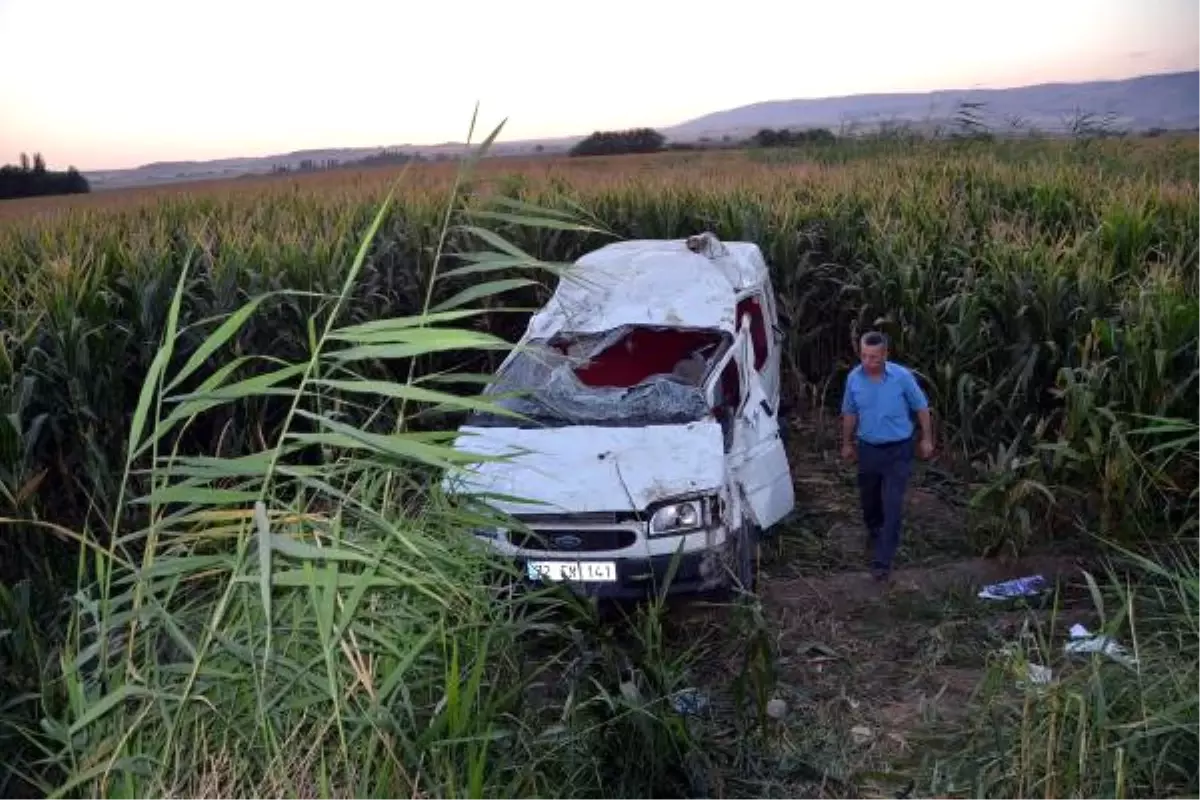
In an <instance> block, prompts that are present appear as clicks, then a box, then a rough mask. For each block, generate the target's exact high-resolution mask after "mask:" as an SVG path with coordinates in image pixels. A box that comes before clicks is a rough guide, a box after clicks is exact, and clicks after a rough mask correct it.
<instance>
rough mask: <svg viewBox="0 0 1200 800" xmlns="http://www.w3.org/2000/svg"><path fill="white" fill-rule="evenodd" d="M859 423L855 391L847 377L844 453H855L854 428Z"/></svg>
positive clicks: (843, 437) (843, 412)
mask: <svg viewBox="0 0 1200 800" xmlns="http://www.w3.org/2000/svg"><path fill="white" fill-rule="evenodd" d="M857 425H858V404H857V403H855V402H854V393H853V392H851V391H850V379H849V378H847V379H846V388H845V389H844V390H843V391H842V455H843V456H847V457H849V456H852V455H853V454H854V428H855V426H857Z"/></svg>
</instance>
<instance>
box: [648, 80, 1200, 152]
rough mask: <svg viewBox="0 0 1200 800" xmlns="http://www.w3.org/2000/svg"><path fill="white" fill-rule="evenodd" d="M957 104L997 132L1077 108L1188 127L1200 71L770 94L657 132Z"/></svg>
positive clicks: (949, 119) (707, 131) (1197, 116)
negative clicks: (970, 107)
mask: <svg viewBox="0 0 1200 800" xmlns="http://www.w3.org/2000/svg"><path fill="white" fill-rule="evenodd" d="M963 103H980V104H983V105H982V107H981V108H979V109H978V110H977V111H975V112H972V113H974V114H975V115H976V116H977V118H979V119H980V121H982V122H984V123H985V124H987V125H988V126H989V127H990V128H991V129H993V130H994V131H997V132H999V131H1001V130H1003V129H1006V128H1011V127H1012V126H1013V125H1015V124H1016V123H1020V128H1021V129H1022V130H1029V129H1035V130H1038V131H1041V132H1044V133H1061V132H1064V131H1065V130H1067V129H1068V128H1069V125H1070V123H1071V121H1072V120H1075V119H1078V118H1079V117H1080V116H1081V115H1083V114H1092V115H1097V116H1099V117H1105V116H1106V115H1110V116H1108V123H1109V125H1110V126H1111V127H1112V128H1113V129H1117V130H1131V131H1145V130H1149V129H1151V128H1163V129H1167V130H1191V129H1194V128H1196V127H1197V126H1198V125H1200V70H1192V71H1190V72H1174V73H1167V74H1162V75H1146V76H1143V77H1140V78H1130V79H1127V80H1120V81H1091V82H1088V83H1046V84H1040V85H1037V86H1023V87H1018V88H1013V89H949V90H944V91H938V92H924V93H898V94H859V95H850V96H846V97H822V98H816V99H808V100H775V101H770V102H765V103H753V104H751V105H747V106H741V107H740V108H733V109H729V110H728V111H718V112H716V113H714V114H707V115H705V116H703V117H698V118H697V119H693V120H689V121H687V122H684V123H682V124H679V125H675V126H673V127H670V128H663V129H660V130H661V131H662V132H663V133H664V134H665V135H666V136H668V137H669V138H671V139H672V140H681V139H697V138H699V137H702V136H722V135H739V134H742V135H749V134H752V133H754V132H755V131H757V130H759V129H761V128H829V129H830V130H832V131H834V132H835V133H837V132H838V131H839V130H844V129H846V128H852V129H853V128H859V129H863V128H865V129H871V128H877V127H878V126H879V125H881V124H888V123H910V124H915V125H921V126H924V125H930V124H938V123H941V124H947V123H950V124H952V123H953V120H954V117H955V115H956V113H957V112H958V110H959V108H960V107H961V105H962V104H963Z"/></svg>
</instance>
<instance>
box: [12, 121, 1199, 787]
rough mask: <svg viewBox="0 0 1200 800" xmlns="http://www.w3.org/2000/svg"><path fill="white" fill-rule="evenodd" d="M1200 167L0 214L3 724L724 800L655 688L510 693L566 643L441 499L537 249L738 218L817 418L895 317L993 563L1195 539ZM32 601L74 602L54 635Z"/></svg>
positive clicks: (1153, 142)
mask: <svg viewBox="0 0 1200 800" xmlns="http://www.w3.org/2000/svg"><path fill="white" fill-rule="evenodd" d="M1198 164H1200V156H1198V148H1197V143H1196V141H1195V140H1194V139H1175V138H1171V137H1158V138H1153V139H1146V140H1132V139H1128V140H1127V139H1105V140H1095V141H1090V140H1080V141H1063V142H1048V141H1034V140H1030V141H1010V142H986V141H958V142H938V143H922V142H890V143H879V142H875V143H871V142H867V143H851V144H837V145H831V146H813V147H811V148H808V149H799V150H786V151H785V150H780V151H762V152H751V153H747V152H740V151H722V152H714V153H704V152H685V153H670V154H664V155H656V156H646V157H641V156H638V157H617V158H595V159H578V160H555V159H538V160H530V161H527V162H522V161H516V160H507V159H497V160H490V161H486V160H485V161H482V162H480V164H479V165H478V168H477V169H475V170H474V171H473V172H471V173H470V174H469V176H468V177H467V178H466V179H465V181H463V182H460V181H459V177H460V176H461V175H462V174H463V173H462V172H460V171H458V170H457V169H456V165H452V164H444V165H429V166H419V167H413V168H411V169H409V170H407V171H405V172H403V173H399V172H397V171H394V170H372V171H360V172H355V171H338V172H330V173H326V174H318V175H312V176H304V177H299V178H290V177H289V178H280V177H273V178H247V179H244V180H237V181H226V182H222V183H213V184H197V185H186V186H179V187H167V188H160V189H147V190H141V191H136V192H135V191H131V192H120V193H112V194H103V193H101V194H95V195H90V196H84V197H75V198H70V199H62V198H60V199H39V200H36V201H22V202H18V203H6V204H4V205H3V206H0V286H2V287H3V288H4V290H5V295H6V296H5V301H6V302H5V303H4V304H3V310H0V314H2V315H3V316H2V317H0V410H2V411H3V416H2V418H0V518H2V519H3V520H4V522H5V525H6V527H5V531H6V533H5V536H4V538H3V539H2V540H0V579H2V580H0V583H2V584H3V586H4V587H6V588H5V589H4V594H3V596H0V611H6V612H7V613H8V614H9V615H10V618H12V619H16V620H18V622H16V623H12V624H10V625H8V626H7V627H6V628H5V631H6V634H7V638H0V659H2V660H0V667H6V669H5V672H6V680H7V681H8V682H9V686H8V687H7V688H9V689H11V690H12V696H13V697H14V698H16V699H14V700H13V701H12V702H11V703H10V704H8V705H6V706H4V707H3V708H0V723H3V722H4V721H5V719H9V720H17V721H16V722H12V721H9V722H8V723H7V727H6V725H5V724H0V749H6V748H9V747H13V748H17V747H20V748H23V749H22V750H21V752H22V756H21V759H20V763H21V764H22V765H23V767H22V769H23V772H22V774H21V780H22V781H24V784H23V786H24V787H25V788H26V789H28V788H29V787H38V788H40V789H45V790H47V791H49V790H50V789H49V788H48V787H56V790H57V791H61V792H64V793H67V794H71V793H76V794H88V795H89V796H104V795H107V794H108V793H113V792H121V793H126V794H203V795H206V796H217V795H221V796H232V795H241V794H245V795H249V794H257V795H263V794H266V793H271V794H276V793H304V794H309V795H312V794H321V795H328V794H331V793H332V794H357V795H361V794H364V793H370V794H372V795H373V796H375V795H381V794H382V795H387V794H397V793H399V792H406V793H411V794H413V796H416V795H417V794H419V793H423V792H428V793H430V794H436V795H441V796H448V795H451V794H454V795H457V794H472V795H480V794H487V795H490V796H518V795H520V796H537V795H539V794H557V795H559V796H597V795H599V794H606V795H611V796H637V795H639V794H657V795H658V796H662V795H663V794H664V793H671V792H685V791H692V792H698V793H702V794H703V793H704V790H703V789H702V788H697V787H695V786H690V787H689V786H688V785H687V780H686V779H684V778H682V777H680V775H681V774H682V773H680V772H678V771H672V770H673V769H674V767H672V766H671V765H677V764H681V763H684V762H686V761H687V760H688V759H689V758H690V757H691V755H693V754H694V748H695V747H696V746H697V741H696V740H695V739H692V738H690V736H691V735H690V734H689V733H688V732H687V730H686V726H685V728H682V729H681V728H680V727H678V725H677V724H675V723H672V722H670V721H669V720H667V721H663V720H661V719H657V718H654V720H656V721H651V720H652V718H651V717H649V716H646V717H642V716H637V715H633V716H629V712H630V705H629V704H630V703H633V702H634V701H633V700H630V699H629V698H626V699H625V700H622V699H620V698H619V697H613V696H610V695H609V694H602V696H596V697H593V698H592V699H591V700H589V701H588V702H586V703H582V704H581V705H579V706H574V705H570V706H569V707H567V708H564V709H562V710H561V713H558V712H555V713H556V714H557V717H555V715H553V714H552V715H551V716H550V717H543V716H539V714H540V713H541V712H534V711H530V710H528V709H526V708H524V707H519V708H518V707H516V706H514V705H513V703H514V702H515V701H514V700H513V696H514V694H513V692H512V691H511V686H512V685H513V684H515V683H517V682H519V680H521V679H522V678H520V676H521V675H522V674H523V672H522V670H523V668H524V667H525V666H527V665H526V664H524V663H523V662H522V660H521V658H520V657H519V656H518V655H517V653H518V652H519V650H518V645H517V644H516V642H517V641H518V640H522V641H523V638H522V637H527V636H529V635H531V634H532V633H536V634H537V635H544V634H545V635H547V636H548V634H546V631H547V630H550V629H551V628H550V626H549V625H548V623H544V622H542V621H541V617H539V616H537V614H536V613H535V614H534V616H533V617H528V616H523V615H526V614H528V613H529V612H528V611H527V610H526V611H522V612H520V613H518V612H517V611H516V610H515V606H513V605H510V604H508V601H505V602H499V601H496V600H495V598H494V597H493V596H492V595H489V594H488V593H487V589H486V581H485V579H484V577H483V576H484V575H485V572H486V568H487V565H486V564H485V563H483V561H482V559H480V558H478V557H477V556H475V555H474V554H473V553H471V552H468V551H467V550H465V549H463V545H462V544H461V542H459V541H458V539H456V538H455V533H456V532H457V533H461V532H462V531H463V530H464V529H466V528H469V527H470V525H471V521H470V519H469V518H466V517H463V516H462V515H461V512H460V511H453V510H448V509H446V508H444V507H442V506H441V505H440V502H441V501H440V500H438V498H436V497H432V496H431V495H430V490H429V488H428V486H427V485H426V483H424V481H425V476H426V474H427V471H426V470H427V468H429V467H432V466H435V465H436V464H437V463H439V462H440V461H441V460H444V459H445V458H447V457H448V456H447V450H446V448H444V447H443V446H442V445H441V444H440V442H441V441H442V440H441V439H439V437H440V436H441V435H442V434H444V432H445V431H447V430H449V429H451V428H452V426H453V424H454V422H455V420H456V419H457V417H456V414H457V413H459V412H461V411H462V410H463V409H464V408H467V407H470V406H469V404H470V403H471V402H477V398H475V399H472V398H467V399H462V398H459V397H458V396H457V395H455V394H452V393H451V392H450V390H449V389H446V388H444V387H447V386H450V385H454V384H459V385H461V384H471V383H472V382H476V383H477V382H478V380H479V376H480V375H481V374H483V373H486V372H487V371H488V370H489V369H490V368H492V367H494V366H495V365H496V364H497V363H498V362H497V359H498V358H499V357H500V356H499V355H498V351H499V349H500V348H499V346H498V345H500V344H503V342H504V341H512V340H514V339H515V337H516V336H517V335H518V334H519V333H520V331H521V329H522V328H523V325H524V316H523V314H522V313H520V312H521V311H522V310H529V309H531V308H532V307H534V306H535V305H537V304H539V303H540V302H541V301H543V300H544V299H545V298H546V297H547V296H548V292H549V290H550V288H552V281H553V272H552V270H551V271H549V274H548V271H547V270H546V269H544V267H546V266H554V265H563V264H566V263H568V262H570V261H572V260H573V259H575V258H577V257H578V256H580V255H582V254H583V253H584V252H586V251H588V250H590V249H592V248H594V247H597V246H600V245H602V244H604V243H606V242H607V241H611V240H612V238H613V237H614V236H615V237H618V238H664V237H666V238H681V237H684V236H687V235H690V234H693V233H697V232H699V231H703V230H708V231H712V232H714V233H715V234H716V235H717V236H718V237H720V238H722V239H726V240H735V239H741V240H752V241H755V242H757V243H758V244H759V245H760V246H761V247H762V249H763V252H764V254H765V255H766V257H767V259H768V261H769V263H770V264H771V266H772V270H773V282H774V286H775V290H776V292H777V294H778V297H779V301H780V307H781V311H782V313H783V314H784V317H785V327H786V341H785V344H784V363H785V370H786V375H785V387H787V391H788V392H789V393H790V397H788V398H786V401H787V403H788V405H789V406H790V407H792V408H793V409H794V411H793V413H794V415H795V417H796V419H797V421H798V422H804V424H812V422H813V420H819V419H820V418H821V412H822V409H826V410H827V409H831V408H833V407H835V404H836V403H837V400H838V399H839V398H840V390H841V380H842V378H843V377H844V376H845V374H846V371H847V370H848V369H849V368H850V367H851V366H853V364H854V363H855V356H854V342H855V340H856V339H857V335H858V333H859V332H860V331H863V330H866V329H868V328H878V329H882V330H885V331H886V332H887V333H888V334H889V336H890V339H891V341H892V357H893V358H895V359H897V360H899V361H901V362H903V363H905V364H907V365H909V366H911V367H912V368H913V369H914V370H915V371H916V372H917V373H918V375H919V377H920V379H921V380H922V382H923V384H924V387H925V389H926V391H927V393H928V395H929V397H930V400H931V403H932V406H933V409H934V414H935V420H936V424H937V426H938V438H939V444H940V447H941V449H942V451H943V453H944V455H945V458H946V459H947V461H948V462H949V463H950V464H951V465H952V466H953V468H954V469H955V470H957V471H960V472H961V473H963V474H965V475H967V476H968V479H969V481H970V483H971V484H972V485H973V487H974V499H975V503H974V505H975V508H976V510H977V511H978V512H979V522H978V523H977V526H976V527H977V529H978V530H979V532H980V534H981V536H982V539H981V540H980V542H979V545H980V547H981V548H983V549H995V548H997V547H1001V546H1011V547H1013V548H1014V549H1020V548H1022V547H1024V546H1026V545H1029V544H1030V543H1032V542H1034V541H1041V540H1045V539H1049V538H1052V537H1055V536H1063V535H1074V531H1073V529H1074V527H1075V526H1076V525H1078V526H1079V527H1081V528H1085V529H1088V530H1098V531H1100V532H1102V533H1103V534H1104V535H1106V536H1112V537H1118V538H1120V537H1125V538H1127V539H1132V538H1133V537H1144V536H1147V535H1149V536H1151V537H1152V538H1154V539H1155V540H1156V541H1159V542H1163V541H1177V540H1178V538H1179V537H1180V536H1194V535H1195V517H1196V500H1197V491H1196V484H1197V471H1196V462H1197V458H1196V456H1197V452H1196V451H1197V443H1198V440H1197V430H1198V428H1197V423H1196V420H1197V413H1198V411H1197V405H1198V404H1197V394H1198V391H1200V387H1198V385H1197V379H1198V372H1200V367H1198V358H1200V350H1198V344H1197V330H1198V326H1200V298H1198V291H1197V279H1198V276H1200V270H1198V253H1197V242H1198V240H1200V211H1198V208H1197V203H1196V196H1197V172H1198ZM393 187H398V188H396V194H395V198H394V200H393V201H391V202H390V203H385V202H384V201H385V198H388V197H389V191H390V190H392V188H393ZM381 208H382V211H381ZM451 212H453V215H452V214H451ZM451 216H453V219H454V220H456V221H457V224H448V223H449V222H450V221H451ZM568 218H569V219H571V220H574V221H571V222H568V221H567V220H568ZM580 220H582V222H580ZM529 223H536V224H529ZM368 230H370V231H373V236H371V237H369V246H367V247H365V249H363V248H361V247H360V245H362V243H363V236H364V232H365V231H368ZM460 314H461V316H458V315H460ZM455 320H457V321H459V322H460V323H462V327H461V328H458V329H453V330H451V329H443V328H433V329H431V330H428V331H426V330H425V328H426V327H427V326H428V325H432V324H434V323H440V322H444V321H455ZM414 328H417V329H420V330H421V331H424V332H423V333H422V334H421V335H417V333H415V332H414V331H413V329H414ZM438 337H442V338H440V339H439V338H438ZM330 343H349V344H350V345H351V347H349V348H347V349H345V350H339V351H336V352H330V351H329V345H330ZM293 380H299V385H298V388H297V387H294V386H292V384H291V383H288V381H293ZM285 386H286V387H290V388H285ZM372 400H373V401H374V404H372ZM172 409H174V410H172ZM185 409H186V411H185ZM801 418H802V419H801ZM405 437H407V438H405ZM346 454H350V455H349V456H347V455H346ZM364 454H366V455H364ZM401 466H403V469H397V468H398V467H401ZM180 504H182V508H180ZM1064 523H1066V524H1064ZM281 531H282V532H281ZM293 536H294V537H296V540H293V538H290V537H293ZM306 537H307V538H306ZM310 539H311V541H313V542H315V543H317V544H313V545H309V544H305V543H304V542H305V541H308V540H310ZM300 540H303V541H300ZM78 545H82V546H78ZM80 552H82V553H83V555H82V556H81V555H80ZM272 559H275V561H273V560H272ZM286 559H299V560H300V561H302V562H304V565H303V566H301V567H296V568H294V569H284V568H283V567H282V566H279V564H278V563H277V562H279V561H282V560H286ZM314 564H318V565H319V566H314ZM433 576H436V580H435V578H434V577H433ZM31 585H37V586H44V587H51V588H52V589H57V590H58V591H59V592H60V593H61V594H63V595H69V594H70V593H71V590H72V589H73V588H75V587H77V592H76V594H74V595H72V596H71V599H70V603H72V604H73V605H72V609H73V610H72V611H71V613H70V615H69V617H70V623H69V624H68V625H66V626H65V629H64V631H62V632H60V633H59V634H56V635H55V636H53V637H51V638H50V639H49V640H47V639H44V638H43V637H42V636H41V635H40V634H39V631H38V630H37V625H35V624H34V622H33V620H35V619H36V620H49V619H54V620H58V619H61V609H59V608H57V606H55V603H56V602H57V598H56V597H55V596H53V593H50V594H47V595H46V598H48V599H44V600H43V601H42V605H41V606H39V602H38V596H37V595H36V593H31V590H30V589H29V587H30V586H31ZM7 587H17V588H13V589H9V588H7ZM21 587H24V588H21ZM647 624H649V623H647ZM47 626H49V623H47ZM555 630H558V632H559V634H561V636H562V637H563V641H565V640H567V639H569V637H568V636H567V634H566V633H564V632H563V631H562V630H561V629H555ZM381 631H386V636H385V635H384V634H382V633H380V632H381ZM644 633H645V635H646V639H647V641H651V642H653V641H657V640H658V639H657V637H658V634H657V633H656V632H655V631H654V630H652V629H649V628H648V629H647V630H645V631H644ZM549 638H550V639H553V638H554V637H553V636H549ZM568 645H569V642H568V644H563V643H562V641H557V640H556V643H555V642H552V643H551V645H548V646H562V647H563V648H566V647H568ZM651 649H652V648H651ZM563 652H566V651H565V650H563ZM672 663H673V662H672ZM588 664H590V665H591V666H589V667H587V669H583V668H581V670H582V671H581V672H580V675H582V676H583V677H580V678H579V680H580V681H584V679H585V678H586V677H587V675H588V674H590V673H588V670H589V669H591V670H593V672H594V671H595V670H600V671H601V672H603V671H604V670H607V669H610V668H611V669H616V668H615V667H613V666H612V664H606V663H605V662H604V660H603V659H602V658H601V659H599V660H598V661H597V660H594V659H593V660H592V661H588ZM14 665H17V666H14ZM164 665H165V666H164ZM18 666H19V667H20V668H19V669H18ZM660 666H661V665H660ZM268 667H269V668H268ZM673 670H674V668H673V667H672V668H671V669H667V668H665V667H664V668H660V669H657V670H656V671H655V674H656V676H657V680H659V681H660V682H661V683H662V685H661V686H659V687H658V689H659V690H660V691H661V692H663V693H666V692H668V691H670V690H673V689H674V688H679V687H678V686H676V685H675V683H676V682H677V681H679V680H682V678H681V677H680V674H678V673H677V672H675V671H673ZM606 674H607V673H606ZM51 676H56V677H51ZM525 677H526V678H527V677H528V676H525ZM579 685H583V684H582V683H581V684H579ZM622 686H623V685H622ZM572 691H574V690H572ZM208 706H211V707H213V708H219V709H221V711H222V714H224V716H221V715H214V716H213V717H212V718H211V719H210V718H209V717H208V716H207V714H208V712H207V711H205V710H204V708H207V707H208ZM1193 708H1194V706H1193ZM514 719H520V720H522V725H524V726H534V721H535V720H536V722H537V724H538V725H540V726H541V728H545V729H546V730H554V731H557V732H558V733H556V734H555V735H556V736H558V734H559V733H561V734H562V735H563V736H567V739H568V740H569V741H566V743H564V741H563V740H561V739H559V738H553V737H551V739H545V738H544V737H542V736H541V735H538V736H534V735H533V734H532V733H529V731H532V730H533V727H521V726H516V724H515V723H513V720H514ZM555 719H557V720H558V721H557V722H555ZM36 720H40V722H37V721H36ZM39 725H40V733H39V734H37V735H34V734H33V733H32V731H33V730H35V729H38V728H39ZM514 726H515V727H514ZM541 728H539V729H541ZM12 731H17V733H16V734H13V733H12ZM39 737H40V738H39ZM296 741H299V742H304V743H306V747H305V748H299V749H297V748H294V747H292V745H291V744H290V743H292V742H296ZM18 742H19V744H18ZM30 742H36V744H35V745H31V744H30ZM31 748H32V749H31ZM350 753H354V754H355V756H356V757H355V758H354V759H349V754H350ZM648 753H649V754H656V755H655V756H654V757H653V758H649V759H648V760H646V761H644V762H643V761H639V759H646V758H647V755H646V754H648ZM149 754H152V755H149ZM249 762H253V764H254V766H249ZM47 764H49V765H51V766H49V767H47V766H46V765H47ZM613 764H623V765H624V766H625V767H626V769H624V770H618V771H617V772H613V771H612V765H613ZM504 765H508V766H504ZM298 776H299V777H298ZM1147 780H1149V779H1147ZM1122 785H1124V784H1122ZM1155 785H1158V784H1155ZM0 788H3V787H0Z"/></svg>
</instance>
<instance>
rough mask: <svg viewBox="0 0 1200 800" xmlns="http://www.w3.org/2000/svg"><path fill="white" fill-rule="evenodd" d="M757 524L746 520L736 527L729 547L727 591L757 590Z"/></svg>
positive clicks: (752, 591)
mask: <svg viewBox="0 0 1200 800" xmlns="http://www.w3.org/2000/svg"><path fill="white" fill-rule="evenodd" d="M759 538H760V536H759V530H758V526H757V525H755V524H754V523H752V522H750V521H749V520H746V521H744V522H743V523H742V526H741V528H739V529H738V532H737V538H736V540H735V542H734V546H733V547H732V548H730V559H729V560H730V562H731V563H730V564H729V566H730V572H732V573H733V574H732V575H731V576H730V577H729V593H730V594H731V595H734V596H736V595H738V594H739V593H741V592H746V593H749V594H754V593H755V592H756V591H757V590H758V570H757V561H758V559H757V555H758V542H759Z"/></svg>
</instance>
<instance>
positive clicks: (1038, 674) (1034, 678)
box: [1026, 661, 1054, 685]
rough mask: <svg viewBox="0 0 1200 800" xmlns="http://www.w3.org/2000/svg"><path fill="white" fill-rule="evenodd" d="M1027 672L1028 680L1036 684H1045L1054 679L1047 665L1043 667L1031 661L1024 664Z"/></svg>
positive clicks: (1052, 672)
mask: <svg viewBox="0 0 1200 800" xmlns="http://www.w3.org/2000/svg"><path fill="white" fill-rule="evenodd" d="M1026 667H1027V669H1028V674H1029V682H1030V683H1037V684H1042V685H1044V684H1047V683H1049V682H1050V681H1051V680H1053V679H1054V671H1053V670H1051V669H1050V668H1049V667H1043V666H1042V665H1041V664H1034V663H1033V662H1032V661H1031V662H1029V664H1027V665H1026Z"/></svg>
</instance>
